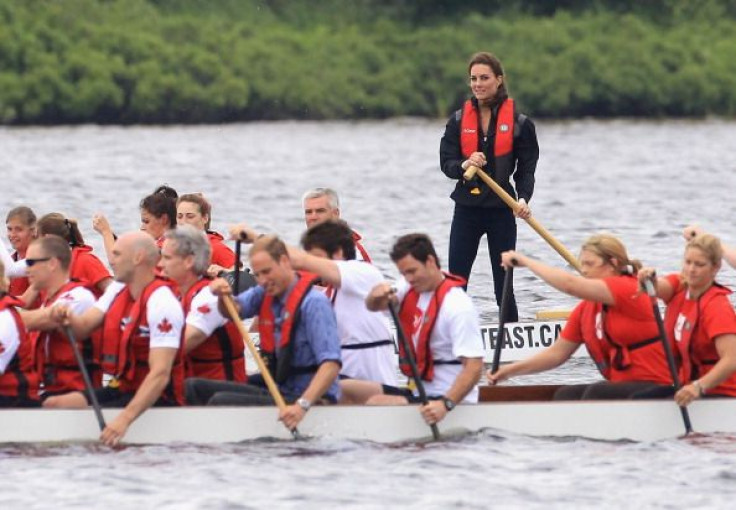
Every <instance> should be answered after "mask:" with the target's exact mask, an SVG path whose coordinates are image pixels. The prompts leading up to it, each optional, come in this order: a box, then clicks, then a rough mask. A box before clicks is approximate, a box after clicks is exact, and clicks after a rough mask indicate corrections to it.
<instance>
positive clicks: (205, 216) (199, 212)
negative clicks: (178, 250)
mask: <svg viewBox="0 0 736 510" xmlns="http://www.w3.org/2000/svg"><path fill="white" fill-rule="evenodd" d="M211 212H212V206H211V205H210V203H209V202H208V201H207V199H205V198H204V197H203V196H202V194H201V193H188V194H186V195H182V196H180V197H179V199H178V200H177V202H176V223H177V224H178V225H192V226H193V227H195V228H197V229H199V230H203V231H204V232H206V233H207V238H208V239H209V240H210V246H211V247H212V259H211V260H210V267H209V269H208V270H207V274H208V275H209V276H211V277H215V276H218V275H219V274H220V273H221V272H222V271H231V270H232V269H233V268H234V267H235V253H233V251H232V250H231V249H230V248H229V247H228V246H227V245H226V244H225V243H223V242H222V241H223V237H222V236H221V235H220V234H218V233H217V232H213V231H211V230H209V227H210V221H211V216H210V214H211Z"/></svg>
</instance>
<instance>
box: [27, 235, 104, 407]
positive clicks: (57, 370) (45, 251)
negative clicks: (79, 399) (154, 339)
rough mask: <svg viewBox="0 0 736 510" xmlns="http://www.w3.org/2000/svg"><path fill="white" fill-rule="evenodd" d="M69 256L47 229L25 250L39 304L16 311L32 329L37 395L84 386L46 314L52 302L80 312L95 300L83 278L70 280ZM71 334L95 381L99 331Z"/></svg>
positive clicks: (69, 352)
mask: <svg viewBox="0 0 736 510" xmlns="http://www.w3.org/2000/svg"><path fill="white" fill-rule="evenodd" d="M71 259H72V251H71V249H70V248H69V245H68V244H67V242H66V241H65V240H64V239H62V238H61V237H58V236H55V235H47V236H44V237H42V238H40V239H38V240H36V241H34V242H33V243H31V245H30V246H29V247H28V252H27V256H26V264H28V278H29V281H30V282H31V287H32V288H33V289H35V290H37V291H39V292H40V293H42V294H43V295H44V296H45V298H44V300H43V302H42V303H41V306H40V308H38V309H37V310H32V311H28V312H21V316H22V317H23V321H24V322H25V324H26V327H27V328H28V330H34V331H33V332H32V333H30V335H29V337H30V339H31V342H32V344H33V352H34V364H35V366H36V368H37V370H38V373H39V375H40V377H41V380H42V382H43V394H42V399H47V398H48V397H51V396H53V395H62V394H64V393H69V392H70V391H84V389H85V384H84V378H83V376H82V372H81V369H80V368H79V365H78V363H77V359H76V357H75V354H74V350H73V348H72V346H71V345H70V343H69V339H68V338H67V337H66V335H65V334H64V333H63V332H62V331H61V330H60V329H59V328H58V324H57V323H56V321H54V320H53V319H52V317H51V309H52V307H54V306H56V305H57V304H58V305H61V306H64V307H66V308H68V309H69V310H70V311H71V312H72V313H75V314H78V315H79V314H82V313H84V312H85V311H87V310H88V309H89V308H91V307H92V305H94V303H95V295H94V294H93V293H92V291H91V290H90V288H89V287H88V284H85V283H82V282H79V281H73V280H70V278H69V267H70V265H71ZM76 340H77V348H78V349H79V352H80V353H82V355H83V357H84V359H85V364H86V365H87V371H88V372H89V374H90V376H91V379H92V383H93V384H94V385H95V386H100V385H101V383H102V373H101V371H100V367H99V349H100V343H99V340H100V336H99V335H92V336H91V337H90V338H83V337H78V338H77V339H76Z"/></svg>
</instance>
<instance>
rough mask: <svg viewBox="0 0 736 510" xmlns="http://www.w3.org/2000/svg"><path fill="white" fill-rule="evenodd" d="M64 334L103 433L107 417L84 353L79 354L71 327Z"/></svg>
mask: <svg viewBox="0 0 736 510" xmlns="http://www.w3.org/2000/svg"><path fill="white" fill-rule="evenodd" d="M64 333H65V334H66V337H67V339H68V340H69V343H70V344H71V346H72V351H74V358H75V359H76V360H77V365H78V366H79V371H80V372H81V373H82V379H83V380H84V387H85V389H86V390H87V395H88V396H89V401H90V403H91V404H92V409H94V411H95V416H96V417H97V424H98V425H99V427H100V432H102V431H103V430H105V427H106V426H107V425H106V424H105V417H104V416H102V408H101V407H100V402H99V401H98V400H97V394H96V393H95V390H94V388H93V387H92V379H91V378H90V376H89V371H88V370H87V365H85V364H84V358H82V353H80V352H79V347H77V339H76V337H75V335H74V332H73V331H72V328H71V327H70V326H64Z"/></svg>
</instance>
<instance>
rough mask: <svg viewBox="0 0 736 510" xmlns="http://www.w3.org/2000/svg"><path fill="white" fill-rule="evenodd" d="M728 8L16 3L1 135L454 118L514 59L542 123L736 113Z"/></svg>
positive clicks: (656, 2) (522, 92)
mask: <svg viewBox="0 0 736 510" xmlns="http://www.w3.org/2000/svg"><path fill="white" fill-rule="evenodd" d="M732 4H734V2H731V1H726V0H701V1H698V2H695V1H690V0H651V1H647V2H639V1H634V0H615V1H614V0H589V1H583V0H562V1H558V2H549V1H546V0H515V1H514V0H507V1H505V2H501V1H500V0H486V1H480V0H465V1H463V2H455V1H451V0H414V1H411V0H393V1H389V0H350V1H348V0H345V1H340V0H311V1H310V0H33V1H29V0H8V1H5V2H2V3H0V123H2V124H11V125H12V124H17V125H22V124H59V123H81V122H95V123H102V124H108V123H121V124H131V123H197V122H228V121H241V120H260V119H285V118H292V119H360V118H385V117H391V116H425V117H436V116H445V115H447V114H448V113H449V112H451V111H452V110H453V109H455V108H457V107H458V106H459V105H460V104H461V103H462V101H463V99H464V98H465V97H466V96H467V94H468V87H467V69H466V62H467V60H468V58H469V56H470V55H471V54H472V53H474V52H475V51H479V50H487V51H492V52H494V53H495V54H497V55H498V56H499V57H500V58H501V60H502V61H503V62H504V66H505V71H506V77H507V83H508V84H509V87H510V91H511V94H512V96H514V97H515V98H516V99H517V101H519V102H520V103H521V105H522V107H523V108H524V110H525V111H527V112H529V113H530V114H532V115H534V116H537V117H558V118H568V117H581V116H596V117H613V116H638V117H643V116H647V117H649V116H655V117H658V116H659V117H661V116H704V115H718V116H733V115H734V114H736V59H734V58H733V48H736V23H735V21H736V7H734V6H733V5H732Z"/></svg>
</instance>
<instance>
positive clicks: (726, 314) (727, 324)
mask: <svg viewBox="0 0 736 510" xmlns="http://www.w3.org/2000/svg"><path fill="white" fill-rule="evenodd" d="M703 311H704V312H705V313H703V317H702V319H701V320H702V321H703V322H702V324H703V329H704V330H705V333H706V335H707V337H708V339H710V340H714V339H715V338H716V337H718V336H721V335H727V334H729V333H734V334H736V312H734V310H733V306H731V302H730V301H729V300H728V298H727V297H726V296H718V297H716V298H714V299H713V301H711V302H710V303H708V306H707V307H706V308H705V310H703Z"/></svg>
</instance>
